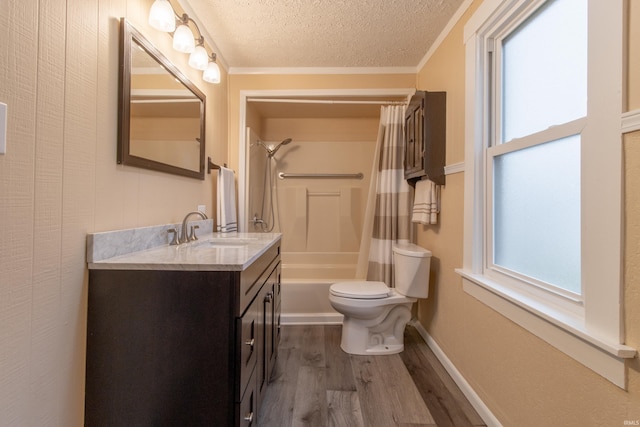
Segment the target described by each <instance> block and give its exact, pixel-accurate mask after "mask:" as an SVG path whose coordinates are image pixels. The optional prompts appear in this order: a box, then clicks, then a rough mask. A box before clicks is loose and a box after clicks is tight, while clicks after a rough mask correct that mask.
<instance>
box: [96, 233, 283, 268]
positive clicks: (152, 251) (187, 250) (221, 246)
mask: <svg viewBox="0 0 640 427" xmlns="http://www.w3.org/2000/svg"><path fill="white" fill-rule="evenodd" d="M205 229H206V226H205ZM141 230H142V231H141ZM158 230H160V231H158ZM164 230H165V227H164V226H161V227H150V228H148V229H146V230H145V229H131V230H121V231H116V232H106V233H93V234H89V235H88V236H87V264H88V266H89V269H92V270H182V271H243V270H245V269H246V268H247V267H249V266H250V265H251V264H252V263H253V262H254V261H255V260H256V259H258V258H259V257H260V255H262V254H263V253H264V252H266V251H267V250H268V249H269V248H270V247H272V246H273V245H275V244H276V243H278V242H279V241H280V239H281V236H282V235H281V234H280V233H211V232H209V233H207V234H203V235H202V236H199V237H198V240H196V241H193V242H190V243H186V244H182V245H178V246H171V245H169V244H168V243H167V241H166V237H165V234H166V232H165V231H164ZM158 232H160V233H161V234H162V236H163V238H162V239H160V240H158V243H160V244H159V245H156V246H153V245H154V244H155V243H156V242H153V243H148V242H149V241H150V238H149V236H148V235H149V234H151V233H153V234H157V233H158ZM117 233H119V234H117ZM132 236H134V237H132ZM132 242H135V243H134V244H132ZM141 242H143V243H141ZM150 245H152V247H148V246H150ZM123 248H124V249H123Z"/></svg>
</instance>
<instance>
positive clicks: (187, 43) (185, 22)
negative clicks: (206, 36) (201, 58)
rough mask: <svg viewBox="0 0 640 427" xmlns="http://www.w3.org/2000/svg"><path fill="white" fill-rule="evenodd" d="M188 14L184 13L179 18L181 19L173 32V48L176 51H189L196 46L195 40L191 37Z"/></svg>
mask: <svg viewBox="0 0 640 427" xmlns="http://www.w3.org/2000/svg"><path fill="white" fill-rule="evenodd" d="M189 19H190V18H189V16H187V14H186V13H185V14H184V15H182V18H180V20H181V21H182V22H181V23H180V24H179V25H178V26H177V27H176V31H175V32H174V33H173V48H174V49H175V50H177V51H178V52H183V53H191V52H193V51H194V50H195V48H196V42H195V39H194V38H193V33H192V32H191V28H189Z"/></svg>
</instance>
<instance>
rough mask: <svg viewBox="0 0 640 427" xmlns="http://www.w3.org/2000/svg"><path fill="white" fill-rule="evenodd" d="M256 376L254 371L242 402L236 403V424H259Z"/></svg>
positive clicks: (244, 426)
mask: <svg viewBox="0 0 640 427" xmlns="http://www.w3.org/2000/svg"><path fill="white" fill-rule="evenodd" d="M256 399H257V396H256V376H255V370H254V371H252V375H251V378H250V380H249V385H248V386H247V390H246V391H245V393H244V397H243V398H242V401H241V402H240V403H236V426H240V427H251V426H255V425H257V423H258V421H257V417H258V413H257V407H256V403H257V401H256Z"/></svg>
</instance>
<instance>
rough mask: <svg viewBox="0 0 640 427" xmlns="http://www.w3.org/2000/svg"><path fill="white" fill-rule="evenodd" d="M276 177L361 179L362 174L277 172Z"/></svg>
mask: <svg viewBox="0 0 640 427" xmlns="http://www.w3.org/2000/svg"><path fill="white" fill-rule="evenodd" d="M278 178H280V179H285V178H351V179H362V178H364V175H363V174H362V172H358V173H285V172H280V173H278Z"/></svg>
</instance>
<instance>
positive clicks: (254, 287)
mask: <svg viewBox="0 0 640 427" xmlns="http://www.w3.org/2000/svg"><path fill="white" fill-rule="evenodd" d="M279 259H280V244H279V243H278V244H276V245H274V246H272V247H271V248H269V249H268V250H267V251H266V252H265V253H264V254H263V255H261V256H260V258H258V259H257V260H256V261H255V262H254V263H253V264H251V266H250V267H249V268H248V269H246V270H245V271H243V272H242V275H241V276H240V288H239V295H238V302H239V304H238V314H237V315H238V316H241V315H242V313H243V312H244V310H245V309H246V308H247V307H248V306H249V304H250V303H251V301H252V300H253V299H254V298H255V296H256V295H257V294H258V292H260V288H261V287H262V285H263V284H264V282H265V281H266V280H267V277H268V276H269V274H271V271H272V269H273V265H275V263H277V262H278V261H279Z"/></svg>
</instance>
